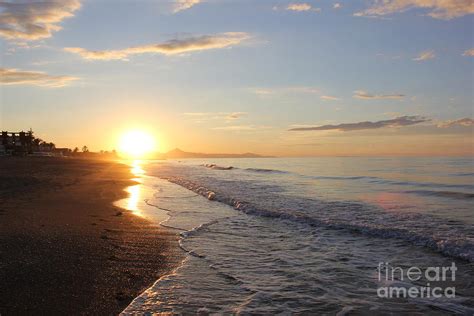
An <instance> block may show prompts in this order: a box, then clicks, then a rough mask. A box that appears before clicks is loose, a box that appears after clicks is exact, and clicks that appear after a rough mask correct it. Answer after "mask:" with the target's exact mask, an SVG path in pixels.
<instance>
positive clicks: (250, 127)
mask: <svg viewBox="0 0 474 316" xmlns="http://www.w3.org/2000/svg"><path fill="white" fill-rule="evenodd" d="M211 129H213V130H217V131H237V132H249V131H262V130H268V129H271V127H270V126H263V125H262V126H256V125H229V126H218V127H213V128H211Z"/></svg>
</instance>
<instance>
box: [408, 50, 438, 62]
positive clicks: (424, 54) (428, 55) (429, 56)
mask: <svg viewBox="0 0 474 316" xmlns="http://www.w3.org/2000/svg"><path fill="white" fill-rule="evenodd" d="M435 57H436V55H435V52H434V51H432V50H426V51H424V52H421V53H420V54H418V56H416V57H415V58H413V60H414V61H425V60H429V59H433V58H435Z"/></svg>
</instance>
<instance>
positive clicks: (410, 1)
mask: <svg viewBox="0 0 474 316" xmlns="http://www.w3.org/2000/svg"><path fill="white" fill-rule="evenodd" d="M414 8H422V9H429V12H428V15H429V16H431V17H432V18H435V19H444V20H450V19H453V18H457V17H461V16H464V15H467V14H473V13H474V2H473V1H472V0H383V1H381V0H374V1H373V5H372V6H371V7H370V8H368V9H366V10H364V11H360V12H357V13H355V14H354V15H355V16H367V17H373V16H383V15H388V14H393V13H399V12H404V11H407V10H410V9H414Z"/></svg>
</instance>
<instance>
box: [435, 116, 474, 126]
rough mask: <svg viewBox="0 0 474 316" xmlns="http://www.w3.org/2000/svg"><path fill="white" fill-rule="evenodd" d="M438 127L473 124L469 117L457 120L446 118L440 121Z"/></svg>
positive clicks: (473, 121)
mask: <svg viewBox="0 0 474 316" xmlns="http://www.w3.org/2000/svg"><path fill="white" fill-rule="evenodd" d="M437 126H438V127H441V128H447V127H453V126H466V127H468V126H474V120H473V119H472V118H469V117H465V118H461V119H458V120H448V121H444V122H440V123H438V125H437Z"/></svg>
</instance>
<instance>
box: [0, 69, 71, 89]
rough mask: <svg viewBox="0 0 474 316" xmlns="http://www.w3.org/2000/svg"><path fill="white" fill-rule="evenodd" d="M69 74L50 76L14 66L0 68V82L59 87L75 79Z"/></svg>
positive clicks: (4, 83)
mask: <svg viewBox="0 0 474 316" xmlns="http://www.w3.org/2000/svg"><path fill="white" fill-rule="evenodd" d="M77 79H78V78H76V77H71V76H52V75H48V74H46V73H44V72H40V71H22V70H18V69H14V68H0V84H3V85H33V86H40V87H50V88H59V87H64V86H66V85H68V84H69V83H70V82H71V81H74V80H77Z"/></svg>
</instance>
